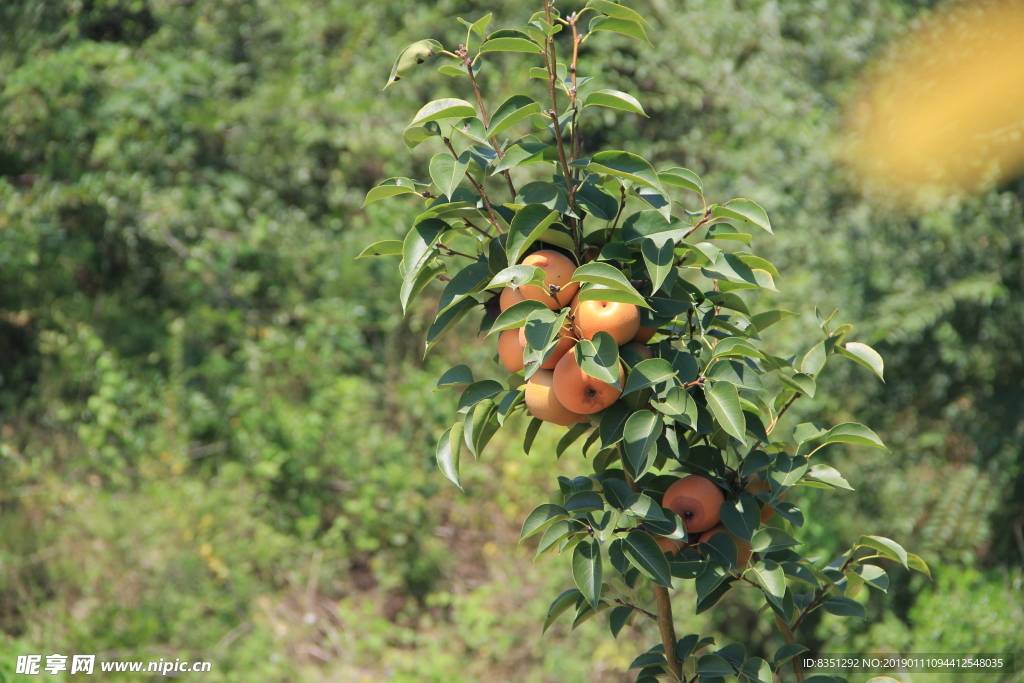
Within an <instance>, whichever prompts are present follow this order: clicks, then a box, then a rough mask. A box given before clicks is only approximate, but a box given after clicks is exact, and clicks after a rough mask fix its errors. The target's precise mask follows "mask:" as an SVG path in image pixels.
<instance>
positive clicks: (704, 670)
mask: <svg viewBox="0 0 1024 683" xmlns="http://www.w3.org/2000/svg"><path fill="white" fill-rule="evenodd" d="M735 673H736V671H735V670H734V669H733V668H732V665H731V664H729V662H727V661H726V660H725V659H724V658H723V657H721V656H719V655H716V654H708V655H702V656H701V657H700V658H699V659H697V675H698V676H702V677H703V676H732V675H734V674H735Z"/></svg>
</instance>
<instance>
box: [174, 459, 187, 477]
mask: <svg viewBox="0 0 1024 683" xmlns="http://www.w3.org/2000/svg"><path fill="white" fill-rule="evenodd" d="M184 471H185V463H183V462H176V463H174V464H173V465H171V474H173V475H175V476H177V475H179V474H181V473H182V472H184Z"/></svg>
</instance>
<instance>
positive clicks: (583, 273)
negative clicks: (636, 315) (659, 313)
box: [572, 261, 643, 300]
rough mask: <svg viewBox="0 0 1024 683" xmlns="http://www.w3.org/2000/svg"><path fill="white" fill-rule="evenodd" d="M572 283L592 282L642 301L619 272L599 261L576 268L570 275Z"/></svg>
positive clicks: (638, 293)
mask: <svg viewBox="0 0 1024 683" xmlns="http://www.w3.org/2000/svg"><path fill="white" fill-rule="evenodd" d="M572 281H573V282H592V283H594V284H598V285H602V286H604V287H608V288H610V289H617V290H620V291H623V292H628V293H630V294H632V295H634V296H636V297H637V298H638V299H643V297H642V296H640V292H638V291H636V288H635V287H633V285H631V284H630V282H629V279H628V278H627V277H626V276H625V275H623V273H622V271H621V270H619V269H618V268H616V267H615V266H612V265H609V264H607V263H601V262H600V261H591V262H590V263H585V264H583V265H582V266H580V267H579V268H577V269H576V272H575V273H573V275H572ZM581 300H582V299H581Z"/></svg>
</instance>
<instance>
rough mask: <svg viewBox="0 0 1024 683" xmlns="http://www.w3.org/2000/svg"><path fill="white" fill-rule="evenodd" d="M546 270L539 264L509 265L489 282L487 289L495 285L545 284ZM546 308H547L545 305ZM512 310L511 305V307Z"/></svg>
mask: <svg viewBox="0 0 1024 683" xmlns="http://www.w3.org/2000/svg"><path fill="white" fill-rule="evenodd" d="M544 277H545V275H544V271H543V270H541V269H540V268H538V267H537V266H524V265H518V266H509V267H508V268H505V269H503V270H502V271H501V272H499V273H498V274H497V275H495V276H494V277H493V278H491V281H490V282H489V283H487V289H494V288H495V287H522V286H523V285H541V286H543V284H544ZM545 308H547V307H546V306H545ZM509 310H511V307H509Z"/></svg>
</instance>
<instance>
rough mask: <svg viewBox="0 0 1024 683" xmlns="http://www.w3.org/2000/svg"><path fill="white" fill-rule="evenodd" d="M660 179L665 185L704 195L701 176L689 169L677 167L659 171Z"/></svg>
mask: <svg viewBox="0 0 1024 683" xmlns="http://www.w3.org/2000/svg"><path fill="white" fill-rule="evenodd" d="M658 179H659V180H661V182H662V184H664V185H673V186H675V187H682V188H685V189H687V190H693V191H694V192H696V193H698V194H704V183H703V182H701V179H700V176H699V175H697V174H696V173H694V172H693V171H691V170H690V169H688V168H679V167H675V168H667V169H665V170H664V171H658Z"/></svg>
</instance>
